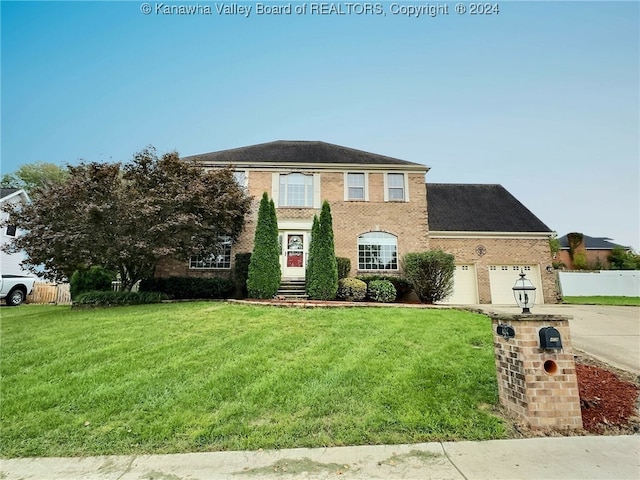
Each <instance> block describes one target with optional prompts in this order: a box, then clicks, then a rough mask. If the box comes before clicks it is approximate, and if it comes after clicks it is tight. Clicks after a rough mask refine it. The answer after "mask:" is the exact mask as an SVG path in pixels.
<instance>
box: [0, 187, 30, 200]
mask: <svg viewBox="0 0 640 480" xmlns="http://www.w3.org/2000/svg"><path fill="white" fill-rule="evenodd" d="M14 197H22V199H23V200H24V201H25V202H30V201H31V199H30V198H29V195H27V192H25V191H24V190H23V189H22V188H0V200H1V201H2V202H8V201H9V200H11V199H12V198H14Z"/></svg>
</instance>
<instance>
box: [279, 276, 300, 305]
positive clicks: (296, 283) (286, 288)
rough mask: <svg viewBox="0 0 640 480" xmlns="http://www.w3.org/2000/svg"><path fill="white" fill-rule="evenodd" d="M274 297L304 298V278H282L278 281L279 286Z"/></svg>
mask: <svg viewBox="0 0 640 480" xmlns="http://www.w3.org/2000/svg"><path fill="white" fill-rule="evenodd" d="M276 298H284V299H287V300H289V299H291V300H297V299H303V300H304V299H306V298H307V293H306V290H305V281H304V279H302V280H301V279H294V278H283V279H282V281H281V282H280V288H279V289H278V293H277V294H276Z"/></svg>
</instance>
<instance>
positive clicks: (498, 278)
mask: <svg viewBox="0 0 640 480" xmlns="http://www.w3.org/2000/svg"><path fill="white" fill-rule="evenodd" d="M520 271H523V272H524V273H525V274H526V275H527V278H528V279H529V280H531V283H533V286H534V287H536V304H538V305H540V304H543V303H544V295H543V294H542V279H541V277H540V267H539V266H538V265H491V266H489V284H490V288H491V303H492V304H495V305H514V304H515V303H516V301H515V299H514V297H513V286H514V285H515V283H516V280H518V279H519V278H520Z"/></svg>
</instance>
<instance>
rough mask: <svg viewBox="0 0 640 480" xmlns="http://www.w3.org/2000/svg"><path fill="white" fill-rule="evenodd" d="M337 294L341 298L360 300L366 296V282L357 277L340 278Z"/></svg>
mask: <svg viewBox="0 0 640 480" xmlns="http://www.w3.org/2000/svg"><path fill="white" fill-rule="evenodd" d="M337 296H338V298H340V299H342V300H349V301H355V302H361V301H362V300H364V299H365V297H366V296H367V284H366V283H364V282H363V281H362V280H358V279H357V278H341V279H340V280H338V293H337Z"/></svg>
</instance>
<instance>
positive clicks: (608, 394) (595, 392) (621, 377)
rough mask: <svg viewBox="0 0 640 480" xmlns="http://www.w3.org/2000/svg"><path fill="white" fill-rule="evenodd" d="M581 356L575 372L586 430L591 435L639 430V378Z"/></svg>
mask: <svg viewBox="0 0 640 480" xmlns="http://www.w3.org/2000/svg"><path fill="white" fill-rule="evenodd" d="M598 363H599V362H597V361H595V360H593V359H588V358H582V357H578V358H577V359H576V374H577V377H578V390H579V392H580V408H581V410H582V423H583V426H584V429H585V430H586V431H587V432H589V433H592V434H610V433H637V432H638V431H640V418H638V394H639V393H640V386H639V385H638V378H637V377H635V378H634V376H633V375H631V374H629V373H626V372H621V371H618V372H614V371H613V370H614V369H612V368H611V367H610V366H607V365H606V364H600V365H598Z"/></svg>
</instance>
